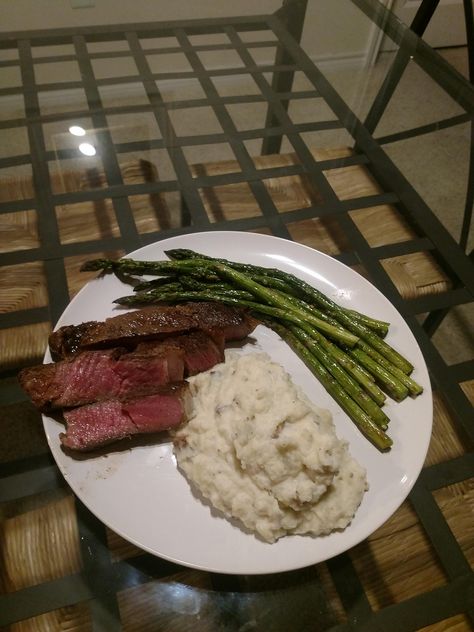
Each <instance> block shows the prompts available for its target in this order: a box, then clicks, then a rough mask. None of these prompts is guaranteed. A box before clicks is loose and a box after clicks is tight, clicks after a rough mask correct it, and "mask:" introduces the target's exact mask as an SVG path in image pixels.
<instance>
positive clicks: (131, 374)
mask: <svg viewBox="0 0 474 632" xmlns="http://www.w3.org/2000/svg"><path fill="white" fill-rule="evenodd" d="M184 357H185V352H184V350H183V349H182V348H180V347H179V346H177V345H173V344H160V343H156V342H155V343H150V344H148V347H147V349H142V350H141V351H140V352H139V353H133V352H132V353H128V352H127V350H126V349H123V348H116V349H111V350H100V351H83V352H82V353H78V354H76V355H74V356H71V357H70V358H67V359H66V360H62V361H60V362H56V363H54V364H41V365H39V366H34V367H29V368H27V369H23V370H22V371H20V373H19V376H18V379H19V381H20V384H21V386H22V388H23V389H24V390H25V391H26V392H27V393H28V395H29V396H30V398H31V400H32V401H33V404H34V405H35V406H36V407H37V408H38V409H40V410H42V411H48V410H52V409H57V408H69V407H73V406H80V405H82V404H88V403H90V402H95V401H100V400H104V399H110V398H113V397H119V398H121V397H125V396H126V395H128V394H129V393H133V392H134V391H135V390H136V389H143V388H146V387H148V386H150V387H154V386H159V385H164V384H168V383H169V382H177V381H180V380H182V379H183V378H184Z"/></svg>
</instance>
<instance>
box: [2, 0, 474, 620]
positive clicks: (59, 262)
mask: <svg viewBox="0 0 474 632" xmlns="http://www.w3.org/2000/svg"><path fill="white" fill-rule="evenodd" d="M38 4H39V3H38ZM71 4H72V3H71ZM404 4H406V3H397V2H395V3H387V2H385V3H379V2H376V1H375V0H352V1H351V0H344V1H341V2H338V3H331V2H328V1H327V2H326V1H324V2H304V1H300V0H289V1H285V2H283V3H281V2H280V1H277V0H266V1H265V2H262V3H260V4H259V5H258V6H254V3H251V2H244V1H242V2H241V3H239V6H231V3H221V5H219V6H217V7H216V6H215V3H211V2H202V3H192V2H189V1H186V2H177V3H166V6H163V7H161V6H160V9H159V10H157V7H156V5H155V4H154V3H148V2H144V1H143V2H142V1H136V2H135V3H133V7H132V6H131V5H130V3H128V2H114V3H112V2H103V3H97V6H94V7H92V8H86V9H80V10H79V9H72V8H70V7H62V8H57V10H55V11H53V10H51V14H49V15H45V12H44V11H43V10H41V9H39V8H38V6H37V3H35V4H34V5H31V4H30V3H27V2H22V1H18V2H16V3H15V6H13V7H11V8H9V10H8V11H7V17H6V19H4V20H3V22H4V24H3V25H1V26H0V28H1V29H2V32H1V37H0V141H1V142H0V264H1V267H0V288H1V293H0V297H1V298H0V423H1V429H2V441H1V442H0V476H1V479H0V480H1V482H0V507H1V519H0V560H1V561H0V628H1V629H2V630H9V631H15V632H17V631H19V630H22V631H23V630H62V629H66V628H68V629H75V630H76V629H77V630H107V631H109V630H122V629H123V630H187V629H191V628H195V629H197V630H206V631H211V630H212V631H213V630H229V631H234V630H235V631H237V630H239V631H244V630H245V631H247V630H262V631H263V630H265V631H275V632H276V631H280V630H281V631H283V630H285V631H286V630H335V631H336V630H337V631H339V630H340V631H341V632H342V631H345V630H353V629H356V630H364V632H365V631H366V630H381V629H383V630H394V631H395V630H396V631H398V630H407V631H408V630H423V631H426V632H428V631H430V632H431V631H435V630H451V629H452V630H456V631H461V630H470V629H471V626H472V622H473V616H474V615H473V613H474V610H473V608H474V602H473V600H472V594H473V586H474V579H473V575H472V564H473V560H474V555H473V551H474V532H473V527H472V525H473V524H474V521H473V519H472V518H473V513H472V511H473V506H474V492H473V485H472V481H473V472H474V468H473V465H474V459H473V452H472V443H473V439H474V428H473V424H472V419H473V416H472V399H473V398H474V343H473V332H472V323H473V322H474V317H473V280H474V274H473V265H472V255H471V256H469V253H471V252H472V247H473V236H472V230H470V215H471V214H472V204H473V197H474V184H473V182H474V177H473V174H474V153H473V152H474V150H473V142H472V141H473V122H472V119H473V111H474V107H473V106H474V88H473V85H472V82H471V81H470V78H471V79H472V76H473V72H474V63H473V61H472V52H473V50H474V45H470V46H468V45H467V44H472V42H473V41H474V37H473V28H472V6H471V3H469V2H465V3H459V7H458V9H456V10H458V15H457V17H456V18H455V17H453V18H452V23H451V22H450V24H455V22H456V19H458V18H459V16H460V18H462V19H461V24H462V27H463V29H461V31H459V33H458V34H457V35H455V36H454V35H453V37H455V38H456V37H457V38H458V39H454V40H453V39H449V37H451V35H452V34H451V31H452V29H448V28H446V29H443V28H441V29H438V30H437V31H436V28H437V27H436V20H439V19H440V18H439V12H440V11H445V9H444V8H443V6H442V5H443V3H440V6H439V7H437V6H435V5H437V4H438V3H436V2H426V1H425V2H422V3H415V4H416V5H417V7H418V5H420V8H419V11H418V14H417V15H416V18H415V21H414V22H413V25H412V26H413V29H415V30H412V29H410V28H409V27H408V26H407V25H406V24H405V23H404V21H403V20H404V19H406V16H407V15H408V14H407V13H406V12H405V13H404V12H403V10H402V9H403V5H404ZM392 5H393V6H392ZM388 6H392V9H393V12H392V11H390V10H389V8H388ZM453 10H454V9H453ZM410 15H411V14H410ZM442 15H443V16H444V17H443V19H446V17H445V14H444V13H443V14H442ZM453 15H454V14H453ZM466 17H467V25H468V26H467V28H466V26H465V23H466ZM425 29H426V31H425ZM443 30H445V31H449V33H446V34H445V35H446V37H448V35H449V37H448V39H445V40H443V39H441V40H439V39H436V38H437V37H439V36H438V35H437V33H439V32H441V34H442V35H443V33H442V31H443ZM415 31H416V32H415ZM435 31H436V33H435ZM443 36H444V35H443ZM443 42H444V43H443ZM453 42H455V43H453ZM431 44H434V45H436V48H433V47H432V46H431ZM204 231H241V232H247V233H261V234H264V235H271V236H275V237H280V238H283V239H286V240H292V241H295V242H297V243H299V244H302V245H305V246H309V247H310V248H313V249H315V250H317V251H320V252H322V253H325V254H327V255H330V256H331V257H333V258H335V259H337V260H338V261H340V262H341V263H343V264H345V265H347V266H349V267H350V268H351V269H352V270H355V271H356V272H358V273H359V274H361V275H362V276H363V277H365V278H366V279H368V280H369V281H370V282H371V283H372V284H373V285H374V286H375V287H377V288H378V289H379V290H380V291H381V292H382V293H383V295H384V296H385V297H386V298H387V299H388V300H389V301H390V302H391V303H392V304H393V305H394V306H395V308H396V309H397V310H398V311H399V312H400V314H401V315H402V317H403V319H404V320H405V321H406V323H407V324H408V326H409V328H410V329H411V331H412V333H413V334H414V336H415V338H416V341H417V343H418V345H419V346H420V349H421V351H422V353H423V356H424V358H425V361H426V364H427V367H428V370H429V374H430V379H431V385H432V389H433V403H434V417H433V434H432V438H431V443H430V447H429V450H428V454H427V457H426V461H425V464H424V467H423V469H422V471H421V474H420V476H419V478H418V480H417V482H416V484H415V486H414V487H413V489H412V491H411V492H410V494H409V496H408V498H407V500H406V501H405V502H403V504H402V505H401V506H400V508H399V509H398V510H397V511H396V512H395V513H394V514H393V516H391V517H390V519H389V520H388V521H387V522H386V523H385V524H383V525H382V526H381V527H380V528H379V529H377V530H376V531H375V532H374V533H373V534H372V535H371V536H370V537H369V538H367V539H366V540H364V541H363V542H361V543H360V544H357V545H356V546H355V547H353V548H351V549H349V550H348V551H346V552H344V553H342V554H341V555H338V556H336V557H333V558H331V559H329V560H328V561H326V562H323V563H320V564H316V565H311V566H308V567H306V568H301V569H299V570H295V571H290V572H285V573H272V574H261V575H259V574H256V575H230V574H223V573H222V574H221V573H213V572H205V571H200V570H196V569H193V568H188V567H185V566H180V565H179V564H175V563H172V562H169V561H166V560H164V559H161V558H160V557H158V556H154V555H152V554H150V553H147V552H145V551H143V550H141V549H139V548H138V547H136V546H134V545H133V544H131V543H130V542H128V541H127V540H126V539H124V538H122V537H120V536H119V535H118V534H117V533H115V532H114V531H113V529H111V528H109V527H108V526H105V525H104V524H103V523H102V522H101V521H100V520H99V519H98V518H97V517H96V516H94V515H93V514H92V513H91V512H90V511H89V510H88V509H87V508H86V507H85V506H84V505H83V504H82V502H81V501H80V500H79V498H77V497H76V496H75V495H74V493H73V492H72V490H71V488H70V487H69V486H68V484H67V482H66V481H65V479H64V478H63V476H62V474H61V473H60V472H59V470H58V468H57V466H56V463H55V461H54V459H53V457H52V454H51V452H50V450H49V447H48V444H47V442H46V439H45V434H44V430H43V425H42V420H41V415H40V413H39V412H38V411H37V410H36V409H35V408H34V407H33V405H32V403H31V401H30V400H29V399H28V397H27V395H26V394H25V393H24V392H23V391H22V389H21V388H20V386H19V383H18V379H17V375H18V372H19V370H20V369H22V368H24V367H27V366H33V365H36V364H40V363H42V361H43V356H44V352H45V349H46V348H47V345H48V335H49V333H50V332H51V330H52V329H53V328H54V326H55V325H56V323H57V321H58V319H59V317H60V316H61V314H62V313H63V311H64V309H65V308H66V306H67V305H68V304H69V302H70V301H71V299H73V298H74V296H76V294H77V293H78V291H79V290H80V289H81V288H82V287H83V286H84V285H85V283H87V281H89V280H92V279H93V278H95V276H96V275H97V273H93V272H81V271H80V268H81V265H82V264H83V263H84V262H85V261H87V260H89V259H93V258H97V257H106V258H112V259H115V258H118V257H121V256H123V255H125V254H127V253H130V252H132V251H134V250H136V249H137V248H140V247H142V246H146V245H148V244H153V243H155V242H159V241H161V240H163V239H167V238H170V237H175V236H179V235H187V234H192V233H200V232H204ZM124 510H126V508H124ZM236 555H238V552H236Z"/></svg>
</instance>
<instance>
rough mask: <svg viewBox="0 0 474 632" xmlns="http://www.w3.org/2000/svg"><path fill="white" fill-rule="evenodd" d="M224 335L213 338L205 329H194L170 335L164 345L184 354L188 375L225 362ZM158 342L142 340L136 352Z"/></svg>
mask: <svg viewBox="0 0 474 632" xmlns="http://www.w3.org/2000/svg"><path fill="white" fill-rule="evenodd" d="M224 344H225V341H224V337H223V336H220V337H219V336H218V335H215V336H214V337H213V338H211V337H210V336H209V335H208V334H206V333H205V332H204V331H194V332H191V333H189V334H183V335H182V336H170V337H169V338H166V340H165V341H164V342H163V345H164V346H166V345H171V346H172V347H174V348H176V347H177V348H178V349H180V350H181V351H182V352H183V354H184V374H185V376H186V377H188V376H190V375H196V374H197V373H202V372H203V371H207V370H208V369H212V367H213V366H215V365H216V364H219V363H220V362H224V360H225V357H224ZM150 345H151V346H153V345H155V346H156V343H149V342H142V343H140V344H139V345H138V347H137V348H136V350H135V353H136V354H139V353H141V352H145V353H147V352H148V348H149V346H150Z"/></svg>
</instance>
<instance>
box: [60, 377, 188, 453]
mask: <svg viewBox="0 0 474 632" xmlns="http://www.w3.org/2000/svg"><path fill="white" fill-rule="evenodd" d="M189 406H190V394H189V390H188V384H187V383H186V382H180V383H178V384H170V385H168V386H163V387H161V388H159V389H158V390H157V391H156V392H154V393H148V394H145V395H142V396H137V397H134V398H132V399H128V400H119V399H109V400H106V401H104V402H97V403H95V404H88V405H87V406H81V407H80V408H74V409H72V410H69V411H66V412H65V413H64V418H65V420H66V423H67V427H66V432H65V433H62V434H61V435H60V439H61V443H62V444H63V445H64V446H65V447H67V448H69V449H71V450H81V451H88V450H94V449H96V448H99V447H102V446H104V445H107V444H109V443H112V442H114V441H118V440H120V439H125V438H126V437H131V436H133V435H137V434H147V433H152V432H161V431H163V430H169V429H170V428H174V427H176V426H178V425H179V424H180V423H182V422H183V421H184V420H185V418H186V416H187V414H188V410H189Z"/></svg>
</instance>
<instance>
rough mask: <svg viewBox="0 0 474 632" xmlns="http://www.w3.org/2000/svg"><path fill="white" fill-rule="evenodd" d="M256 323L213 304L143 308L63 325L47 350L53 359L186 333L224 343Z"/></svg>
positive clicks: (235, 310)
mask: <svg viewBox="0 0 474 632" xmlns="http://www.w3.org/2000/svg"><path fill="white" fill-rule="evenodd" d="M257 324H258V321H257V320H255V319H254V318H252V317H251V316H250V315H249V314H247V313H246V312H245V311H244V310H242V309H238V308H234V307H230V306H227V305H222V304H221V303H214V302H196V303H184V304H181V305H173V306H170V305H166V306H159V307H146V308H144V309H141V310H136V311H132V312H126V313H125V314H120V315H119V316H113V317H111V318H107V319H106V320H105V321H103V322H96V321H89V322H86V323H82V324H81V325H66V326H65V327H61V328H60V329H58V330H57V331H55V332H53V333H52V334H51V335H50V338H49V346H50V350H51V354H52V357H53V359H60V358H64V357H67V356H69V355H71V354H74V353H77V351H80V350H85V349H99V348H110V347H117V346H123V345H125V346H130V345H133V346H135V345H136V344H138V343H139V342H141V341H145V340H154V339H157V338H163V337H165V336H170V335H176V334H181V333H185V332H190V331H197V330H200V331H204V332H206V333H208V334H209V335H210V336H212V337H215V338H217V339H220V338H221V337H223V338H224V340H240V339H242V338H245V337H246V336H248V335H249V334H250V333H251V332H252V331H253V330H254V329H255V327H256V325H257Z"/></svg>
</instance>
